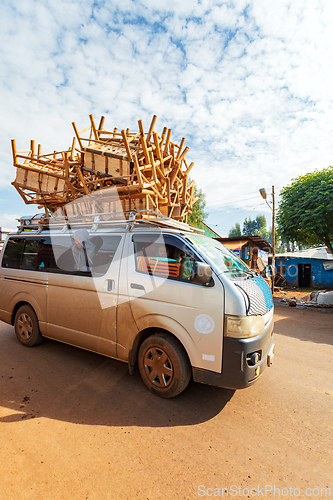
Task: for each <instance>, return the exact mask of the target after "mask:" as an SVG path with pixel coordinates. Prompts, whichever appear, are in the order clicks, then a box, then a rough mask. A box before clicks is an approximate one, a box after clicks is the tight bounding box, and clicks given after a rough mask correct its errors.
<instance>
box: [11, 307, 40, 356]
mask: <svg viewBox="0 0 333 500" xmlns="http://www.w3.org/2000/svg"><path fill="white" fill-rule="evenodd" d="M14 327H15V333H16V337H17V338H18V340H19V341H20V342H21V344H23V345H24V346H26V347H33V346H35V345H38V344H40V343H41V342H42V340H43V337H42V335H41V333H40V331H39V325H38V319H37V316H36V313H35V311H34V310H33V308H32V307H31V306H29V305H28V304H26V305H24V306H22V307H20V308H19V309H18V311H17V313H16V314H15V320H14Z"/></svg>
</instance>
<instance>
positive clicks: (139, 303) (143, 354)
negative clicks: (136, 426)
mask: <svg viewBox="0 0 333 500" xmlns="http://www.w3.org/2000/svg"><path fill="white" fill-rule="evenodd" d="M41 222H42V221H41V220H39V219H38V218H37V219H36V218H22V220H21V225H20V227H19V229H18V231H17V232H16V233H15V234H14V233H12V234H10V235H9V236H8V237H7V239H6V242H5V245H4V248H3V250H2V253H1V258H0V320H2V321H5V322H7V323H9V324H12V325H14V326H15V332H16V335H17V337H18V339H19V341H20V342H21V343H22V344H23V345H25V346H29V347H30V346H34V345H37V344H39V343H40V342H41V341H42V339H43V337H48V338H51V339H55V340H59V341H61V342H65V343H68V344H71V345H73V346H77V347H81V348H83V349H87V350H89V351H93V352H96V353H99V354H102V355H104V356H109V357H111V358H115V359H118V360H121V361H124V362H126V363H128V365H129V370H130V373H133V372H134V370H135V367H136V366H138V368H139V370H140V374H141V377H142V379H143V382H144V383H145V384H146V386H147V387H148V388H149V389H150V390H151V391H152V392H153V393H155V394H157V395H158V396H162V397H166V398H170V397H173V396H176V395H177V394H179V393H180V392H182V391H183V390H184V389H185V388H186V386H187V384H188V383H189V380H190V378H191V377H192V378H193V380H194V381H196V382H201V383H204V384H210V385H214V386H218V387H224V388H230V389H238V388H243V387H248V386H250V385H251V384H252V383H253V382H255V381H256V380H257V379H258V378H259V377H260V376H261V374H262V372H263V371H264V369H265V367H266V366H267V365H268V366H269V365H271V363H272V360H273V356H274V344H273V300H272V295H271V291H270V288H269V286H268V284H267V283H266V282H265V280H264V279H263V278H262V277H260V276H258V275H257V273H256V272H254V271H252V270H251V269H250V268H249V267H247V265H246V264H244V263H243V262H242V261H241V260H240V259H239V258H238V257H237V256H235V255H234V254H233V253H232V252H230V251H229V250H228V249H226V248H225V247H224V246H223V245H222V244H221V243H219V242H218V241H216V240H214V239H211V238H208V237H205V236H203V235H201V234H198V233H197V231H196V230H195V228H192V227H191V226H188V225H187V224H183V223H180V222H177V221H174V220H172V219H169V218H167V217H161V216H158V217H155V218H150V219H136V218H135V215H133V216H131V217H130V219H129V220H120V221H117V220H109V221H108V220H100V218H98V217H95V218H91V222H89V218H88V217H86V218H82V219H75V220H73V221H68V220H67V219H66V220H65V219H64V220H63V221H58V222H57V223H54V224H47V223H45V221H44V223H41Z"/></svg>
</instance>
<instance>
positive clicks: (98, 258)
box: [50, 235, 121, 276]
mask: <svg viewBox="0 0 333 500" xmlns="http://www.w3.org/2000/svg"><path fill="white" fill-rule="evenodd" d="M120 240H121V236H117V235H103V236H99V235H95V236H92V237H91V238H90V239H89V242H90V243H91V244H92V245H90V251H89V255H87V259H85V256H84V254H83V259H84V262H85V264H86V267H87V269H86V270H78V266H77V262H76V261H75V257H74V254H73V240H72V238H71V237H70V236H67V235H64V236H63V235H60V236H58V235H57V236H53V237H52V248H53V253H54V264H55V265H54V267H52V268H51V269H50V271H51V272H57V273H63V274H77V275H79V276H91V275H92V276H103V275H104V274H105V273H106V271H107V270H108V268H109V266H110V264H111V262H112V260H113V258H114V255H115V253H116V251H117V248H118V245H119V243H120Z"/></svg>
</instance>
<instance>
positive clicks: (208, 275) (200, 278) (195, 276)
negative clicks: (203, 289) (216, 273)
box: [191, 261, 212, 286]
mask: <svg viewBox="0 0 333 500" xmlns="http://www.w3.org/2000/svg"><path fill="white" fill-rule="evenodd" d="M211 281H212V270H211V267H210V265H209V264H206V263H205V262H197V261H196V262H194V264H193V268H192V273H191V283H195V284H197V285H204V286H208V285H210V283H211Z"/></svg>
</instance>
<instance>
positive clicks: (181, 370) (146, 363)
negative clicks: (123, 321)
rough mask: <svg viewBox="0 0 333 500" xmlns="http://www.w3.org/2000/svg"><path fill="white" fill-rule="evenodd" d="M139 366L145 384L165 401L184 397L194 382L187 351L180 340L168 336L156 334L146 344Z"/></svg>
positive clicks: (142, 347)
mask: <svg viewBox="0 0 333 500" xmlns="http://www.w3.org/2000/svg"><path fill="white" fill-rule="evenodd" d="M138 365H139V370H140V375H141V378H142V380H143V382H144V384H145V385H146V386H147V387H148V389H149V390H150V391H151V392H153V393H154V394H156V395H157V396H160V397H162V398H173V397H175V396H177V395H178V394H180V393H181V392H182V391H183V390H184V389H186V387H187V385H188V383H189V381H190V378H191V367H190V363H189V360H188V358H187V355H186V353H185V351H184V348H183V347H182V345H181V344H180V343H179V342H178V340H177V339H175V338H174V337H172V336H171V335H168V334H165V333H156V334H154V335H152V336H151V337H148V338H147V339H146V340H145V341H144V342H143V343H142V345H141V347H140V349H139V355H138Z"/></svg>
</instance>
